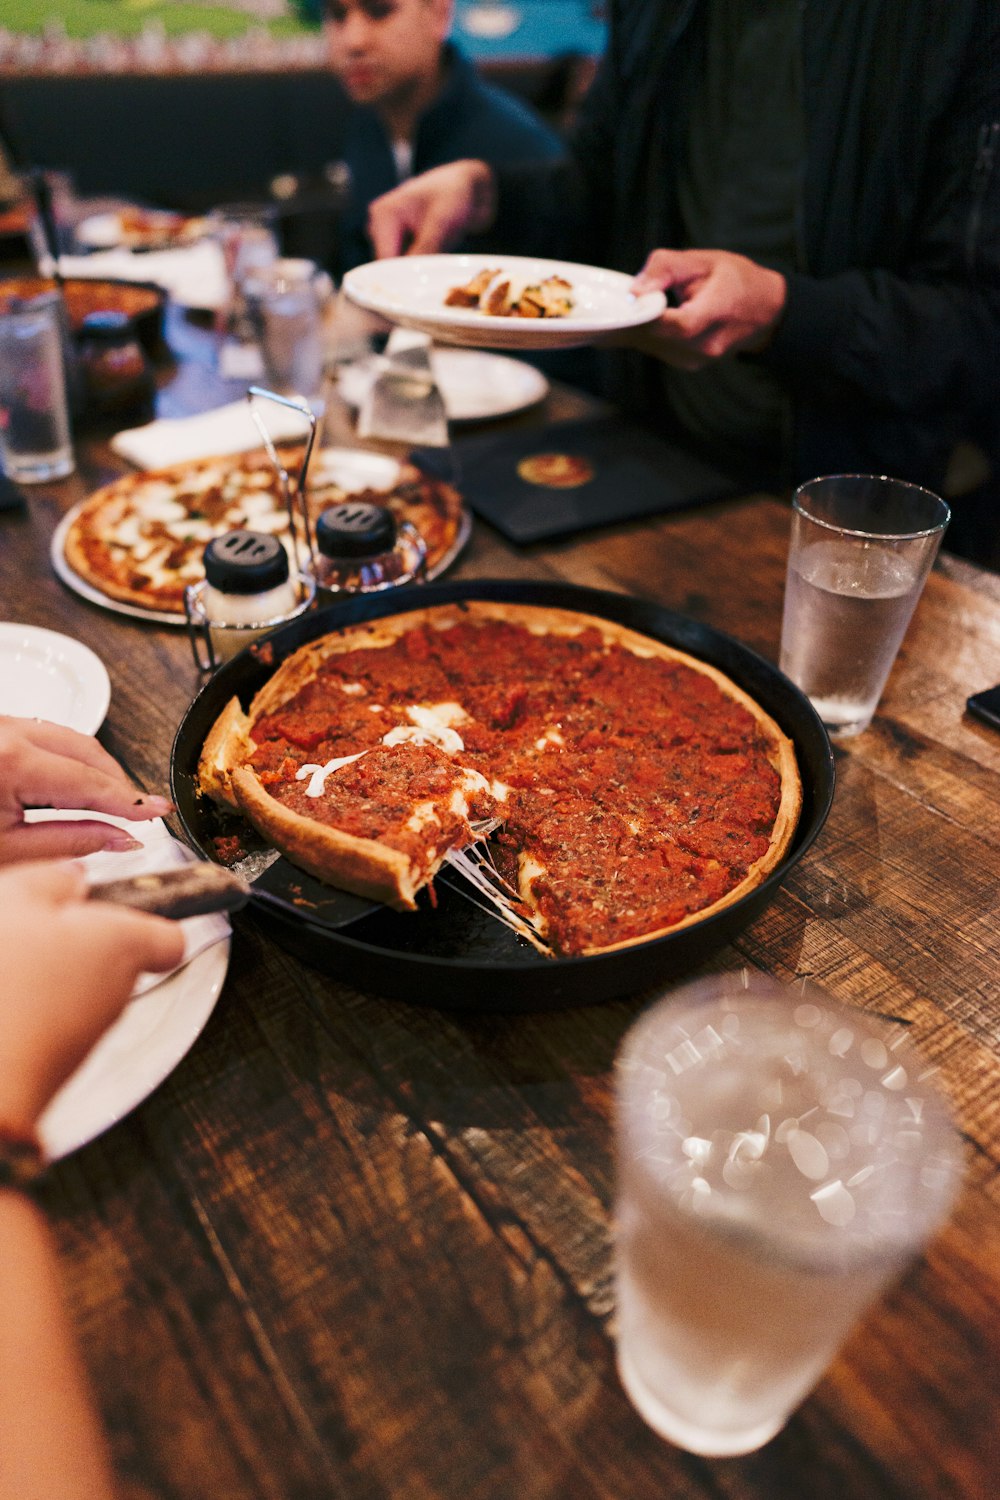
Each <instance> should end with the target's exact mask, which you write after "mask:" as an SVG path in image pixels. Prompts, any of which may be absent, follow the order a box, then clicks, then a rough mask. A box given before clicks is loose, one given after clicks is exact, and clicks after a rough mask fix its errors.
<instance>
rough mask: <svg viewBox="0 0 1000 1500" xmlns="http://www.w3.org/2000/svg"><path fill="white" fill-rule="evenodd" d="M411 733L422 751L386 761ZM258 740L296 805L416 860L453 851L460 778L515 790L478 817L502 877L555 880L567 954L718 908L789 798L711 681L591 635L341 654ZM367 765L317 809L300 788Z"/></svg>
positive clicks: (442, 641)
mask: <svg viewBox="0 0 1000 1500" xmlns="http://www.w3.org/2000/svg"><path fill="white" fill-rule="evenodd" d="M456 704H457V705H460V713H459V716H458V718H457V719H456V717H455V714H454V705H456ZM434 705H450V706H451V709H450V713H451V718H450V719H449V720H448V722H449V724H450V725H451V728H452V729H453V731H454V733H455V734H457V736H458V737H459V740H460V744H461V748H460V749H456V748H454V746H453V747H452V748H450V749H449V748H447V747H446V746H444V742H443V741H438V742H435V740H434V737H433V728H432V730H431V732H430V737H429V738H427V739H425V740H424V741H423V742H421V741H420V735H419V729H418V727H417V726H416V725H415V720H414V715H413V713H412V712H411V710H413V709H414V706H423V707H425V708H426V707H428V706H430V707H431V709H432V710H433V707H434ZM435 722H436V721H435ZM401 728H406V730H407V731H408V733H409V734H411V735H413V736H414V739H413V740H412V741H404V742H403V743H396V744H392V745H391V746H384V745H383V743H382V742H383V738H384V737H385V736H386V735H387V734H390V733H391V732H392V731H393V730H396V731H399V730H400V729H401ZM254 738H255V741H256V742H257V745H258V748H257V750H256V752H255V754H254V756H253V759H252V762H251V763H252V764H253V766H254V767H255V769H256V770H257V771H258V774H259V775H260V777H261V780H262V781H263V782H264V783H265V785H267V786H268V787H269V790H270V791H271V793H272V795H273V796H275V797H277V798H278V799H279V800H280V801H281V802H283V803H284V804H285V805H286V806H288V807H290V808H293V809H294V810H295V811H298V812H302V813H304V814H306V815H308V816H310V817H313V818H317V819H319V820H320V821H323V822H327V823H329V824H330V825H332V826H336V827H338V828H342V829H344V830H345V831H347V832H351V833H357V834H358V835H359V836H360V837H365V838H376V839H379V840H381V841H382V842H384V843H386V844H389V845H390V846H391V847H395V848H402V849H404V850H405V851H406V852H410V853H412V852H413V851H414V850H417V849H419V847H420V846H421V843H423V844H426V843H427V841H428V840H430V841H432V842H433V843H434V845H435V847H437V848H438V849H444V848H445V847H447V845H446V842H445V838H446V831H445V830H446V826H447V827H454V826H455V825H454V818H453V817H452V821H451V822H450V823H449V822H448V818H447V817H446V816H445V809H446V804H447V802H448V798H449V796H450V791H451V790H453V789H454V786H455V780H454V778H455V773H456V770H457V769H458V768H461V767H468V768H470V769H472V770H475V771H479V772H481V773H482V774H483V775H484V776H485V777H486V778H487V779H488V780H490V781H493V780H498V781H500V782H503V783H505V784H506V785H507V786H508V787H510V788H511V792H510V795H509V797H508V799H507V801H506V802H505V803H504V804H503V805H502V807H501V808H500V810H499V812H497V810H496V808H495V807H494V808H493V810H492V811H490V810H484V809H485V804H486V803H487V802H489V801H490V800H491V799H489V798H485V799H484V802H483V805H482V806H481V808H480V810H479V811H477V812H474V813H473V814H472V816H474V817H475V816H482V817H490V816H501V817H502V818H503V821H504V827H503V830H502V832H501V833H500V834H499V835H498V836H497V838H498V843H499V862H501V863H502V864H503V865H504V866H505V867H506V869H507V870H508V871H509V872H510V873H512V874H513V873H515V872H516V867H517V862H518V860H519V859H520V858H527V859H529V860H530V861H532V862H533V866H532V867H534V865H538V866H541V867H542V869H543V870H544V874H542V875H539V876H537V877H536V878H535V879H534V881H533V883H532V895H533V898H534V900H535V902H536V904H537V906H538V908H539V910H540V911H541V914H542V916H543V918H544V920H545V923H546V926H547V937H548V940H549V941H550V943H551V944H552V946H553V947H554V948H555V949H556V951H557V952H560V953H564V954H570V953H577V952H580V951H581V950H583V949H586V948H590V947H599V946H603V945H606V944H609V943H614V942H618V941H622V940H625V939H627V938H631V937H640V936H642V935H644V934H647V933H653V932H656V931H658V930H660V929H663V928H666V927H669V926H672V925H674V924H676V923H677V922H679V921H681V920H683V919H684V918H685V917H686V916H689V915H691V914H693V913H695V912H698V911H700V910H702V909H704V908H705V907H706V906H709V905H711V904H712V903H713V902H715V901H716V900H718V899H720V898H721V897H722V896H724V895H725V894H726V893H727V892H728V891H730V890H732V889H733V887H734V886H735V885H737V884H738V883H739V882H740V881H741V880H742V879H743V877H744V876H745V875H746V874H747V873H748V871H749V869H750V867H751V866H752V865H753V864H754V863H755V862H756V861H757V860H759V859H760V858H762V857H763V855H764V854H765V853H766V852H767V849H768V847H769V842H770V835H771V830H772V828H773V826H774V821H775V817H776V814H777V811H778V805H779V801H780V795H781V784H780V777H779V774H778V772H777V770H776V769H775V768H774V766H772V764H771V761H770V758H769V757H770V746H769V744H768V741H767V739H766V737H765V736H764V735H763V734H762V733H761V732H760V730H759V728H758V725H757V723H756V721H755V719H754V717H753V715H752V714H751V713H750V712H749V710H748V709H746V708H745V707H744V706H743V705H742V704H740V703H737V702H735V701H734V700H733V699H731V698H730V697H728V696H727V695H726V694H725V693H724V692H723V691H722V690H721V689H720V688H719V687H718V686H717V685H716V683H715V682H714V681H713V680H712V679H711V678H710V677H708V676H707V675H705V674H704V673H702V672H699V671H697V670H695V669H694V668H692V667H689V666H687V665H686V664H684V663H682V662H673V661H664V660H663V659H661V658H660V657H658V656H648V657H647V656H639V655H637V654H636V653H634V652H632V651H629V650H627V649H625V648H624V647H621V646H618V645H608V644H606V643H605V641H604V640H603V639H602V637H601V635H600V633H599V632H598V631H596V630H594V629H587V630H584V631H582V632H581V633H580V634H578V635H575V636H559V635H552V634H544V635H543V634H536V633H534V632H532V631H530V630H528V629H526V628H524V627H522V626H519V625H514V624H510V623H507V622H500V621H489V622H486V623H479V624H476V623H473V622H471V621H463V622H460V623H458V624H455V625H452V626H450V627H449V628H446V629H435V628H433V627H431V626H428V625H426V624H425V625H421V626H419V627H417V628H415V629H413V630H411V631H409V632H407V634H406V635H404V636H403V637H402V638H400V639H399V640H397V641H396V642H394V643H393V644H392V645H389V646H382V647H372V648H365V647H362V648H360V649H355V650H351V651H348V652H345V653H343V654H342V655H333V656H330V657H328V658H327V660H326V661H325V662H324V664H323V667H322V669H321V671H320V673H319V675H318V676H317V678H316V679H315V680H314V681H312V682H311V683H309V685H308V686H306V687H305V688H303V689H302V690H301V692H299V693H298V694H297V695H296V696H295V697H294V698H293V699H292V700H291V701H290V702H289V703H287V704H285V705H284V706H283V707H282V708H281V709H279V710H277V711H276V712H275V713H272V714H270V715H268V716H267V717H265V718H263V719H261V720H260V721H259V723H258V724H257V725H256V726H255V728H254ZM362 750H363V751H365V752H366V753H365V754H364V755H363V756H362V758H361V759H360V760H357V761H354V762H352V763H351V764H350V765H345V766H343V767H341V768H340V769H337V770H336V771H334V772H332V773H331V774H330V775H329V776H328V777H327V779H326V782H325V788H324V793H323V795H322V796H319V797H315V798H310V797H309V796H307V795H306V792H305V782H303V781H298V780H296V779H295V778H296V774H297V772H298V770H299V769H300V768H301V767H302V766H303V765H304V764H306V763H310V764H313V765H320V766H322V765H325V764H326V762H328V761H330V760H336V759H339V758H341V757H344V756H348V755H354V754H357V752H358V751H362ZM449 776H451V782H450V783H449ZM449 787H450V790H449ZM428 801H430V802H433V803H434V805H435V807H437V808H439V811H441V815H442V819H443V821H442V822H441V823H440V824H431V823H428V824H427V825H425V826H424V827H423V828H421V829H414V828H413V827H412V826H411V825H410V824H409V823H408V820H410V818H411V814H412V812H413V809H414V807H415V805H416V804H418V803H424V802H428Z"/></svg>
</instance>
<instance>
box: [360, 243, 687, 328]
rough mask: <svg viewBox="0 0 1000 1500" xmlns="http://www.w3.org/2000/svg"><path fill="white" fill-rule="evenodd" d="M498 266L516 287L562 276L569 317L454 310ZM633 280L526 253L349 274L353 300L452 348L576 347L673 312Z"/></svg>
mask: <svg viewBox="0 0 1000 1500" xmlns="http://www.w3.org/2000/svg"><path fill="white" fill-rule="evenodd" d="M494 266H495V267H496V269H497V270H502V271H504V272H505V273H508V274H509V275H510V277H511V280H512V281H513V283H514V284H515V285H516V286H524V285H527V284H529V283H531V282H538V281H544V280H545V278H546V277H547V276H562V277H564V278H565V279H566V280H567V281H568V282H569V283H570V286H571V287H572V292H571V294H570V295H571V296H572V298H573V304H574V305H573V311H572V313H570V315H569V316H568V317H565V318H499V317H491V316H490V314H489V313H483V312H479V311H478V309H475V308H468V307H446V306H445V302H444V299H445V297H446V296H447V294H448V292H449V291H450V290H451V288H452V287H456V286H464V284H465V283H466V282H467V281H471V279H472V277H473V276H475V275H476V274H477V272H479V271H482V270H485V269H486V268H487V267H494ZM632 281H633V277H631V276H627V275H625V273H624V272H622V271H607V270H604V269H602V268H601V267H600V266H581V265H576V264H575V263H574V262H572V261H565V260H538V259H535V258H533V257H530V256H523V255H497V256H486V255H402V256H398V257H397V258H396V259H394V260H373V261H369V262H368V264H367V265H364V266H357V267H356V268H355V269H354V270H353V271H348V273H347V275H346V276H345V277H344V280H343V290H344V291H345V292H346V293H347V295H348V297H350V299H351V301H352V302H355V303H357V305H358V306H359V307H363V308H366V309H367V310H368V311H369V312H373V313H378V314H379V316H380V317H383V318H388V320H389V321H390V322H391V323H398V324H400V325H401V326H402V327H403V328H414V329H416V330H417V331H418V332H419V333H427V334H430V336H431V337H432V338H436V339H440V340H441V341H442V342H443V343H447V344H462V345H465V346H466V347H468V348H483V349H569V348H573V347H575V346H577V345H580V344H590V343H593V341H594V340H595V339H596V338H599V337H600V336H601V335H602V334H605V333H613V332H615V331H616V330H620V329H623V328H637V327H639V326H640V325H641V324H643V323H651V322H652V321H653V319H654V318H658V317H659V316H660V314H661V313H662V312H663V310H664V308H665V307H666V298H665V297H664V295H663V293H662V292H646V293H645V294H644V295H643V296H642V297H636V296H633V294H632V292H631V291H630V290H629V288H630V287H631V285H632Z"/></svg>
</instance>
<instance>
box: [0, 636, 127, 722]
mask: <svg viewBox="0 0 1000 1500" xmlns="http://www.w3.org/2000/svg"><path fill="white" fill-rule="evenodd" d="M110 702H111V682H110V680H109V678H108V673H107V669H106V668H105V665H104V663H103V662H102V661H101V658H100V657H99V656H97V655H96V654H95V653H94V652H93V651H91V649H90V647H89V646H85V645H84V644H83V642H82V641H75V640H74V639H73V638H72V636H68V635H60V634H59V632H58V631H55V630H43V629H42V628H41V627H40V626H38V625H18V624H14V623H12V622H5V623H3V624H0V713H3V714H13V715H15V717H17V718H21V719H48V720H49V721H50V722H51V723H53V724H63V725H65V726H66V728H67V729H78V730H79V731H80V733H81V734H96V733H97V731H98V730H99V729H100V727H101V725H102V724H103V723H104V716H105V714H106V713H107V711H108V704H109V703H110Z"/></svg>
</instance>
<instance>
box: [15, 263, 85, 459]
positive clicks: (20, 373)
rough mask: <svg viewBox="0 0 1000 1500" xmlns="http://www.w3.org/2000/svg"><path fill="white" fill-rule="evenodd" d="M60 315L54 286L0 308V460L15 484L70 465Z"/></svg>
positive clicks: (59, 300)
mask: <svg viewBox="0 0 1000 1500" xmlns="http://www.w3.org/2000/svg"><path fill="white" fill-rule="evenodd" d="M62 317H63V303H62V297H61V295H60V293H59V292H55V291H54V292H45V293H43V294H42V295H41V296H38V297H32V298H31V299H30V300H29V301H26V302H23V303H21V304H19V305H18V304H17V303H14V304H12V305H9V306H8V307H7V308H6V309H5V310H4V311H2V312H0V461H2V463H3V469H4V473H5V474H6V475H7V477H8V478H9V479H13V480H15V481H17V482H18V483H19V484H33V483H41V482H43V481H45V480H48V479H62V478H63V477H64V476H65V475H66V474H70V473H72V471H73V468H74V460H73V447H72V443H71V440H70V427H69V407H68V401H67V393H66V370H65V365H64V362H63V324H62Z"/></svg>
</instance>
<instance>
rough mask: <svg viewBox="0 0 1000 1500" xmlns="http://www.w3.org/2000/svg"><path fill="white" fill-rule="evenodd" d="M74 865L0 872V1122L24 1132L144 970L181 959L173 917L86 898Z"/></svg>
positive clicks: (52, 864) (181, 940) (180, 941)
mask: <svg viewBox="0 0 1000 1500" xmlns="http://www.w3.org/2000/svg"><path fill="white" fill-rule="evenodd" d="M85 890H86V881H85V877H84V874H83V871H82V870H81V869H80V868H79V866H77V865H73V864H68V863H63V862H46V863H42V864H26V865H21V866H19V867H18V868H17V869H16V870H4V871H2V872H0V953H3V987H2V992H0V1125H3V1126H6V1127H7V1128H8V1129H13V1130H15V1131H24V1132H25V1133H27V1132H29V1131H30V1130H31V1129H32V1127H33V1126H34V1123H35V1121H36V1120H37V1118H38V1116H39V1115H40V1114H41V1112H42V1110H43V1109H44V1107H45V1105H46V1104H47V1103H48V1101H49V1099H50V1098H51V1097H52V1095H53V1094H54V1093H55V1091H56V1089H57V1088H58V1087H59V1085H60V1084H61V1083H62V1082H63V1081H64V1080H65V1079H66V1078H68V1077H69V1075H70V1074H71V1073H72V1072H73V1070H74V1068H76V1066H77V1065H78V1064H79V1063H80V1062H82V1060H83V1058H84V1057H85V1056H86V1055H87V1053H88V1052H89V1051H90V1048H91V1047H92V1046H93V1044H94V1042H96V1041H97V1039H98V1037H99V1036H100V1035H101V1034H102V1032H104V1031H105V1030H106V1029H107V1027H108V1026H109V1025H110V1024H111V1022H112V1021H113V1020H114V1019H115V1017H116V1016H117V1015H118V1013H119V1011H120V1010H121V1009H122V1007H123V1005H124V1004H125V1001H126V1000H127V999H128V997H129V995H130V993H131V991H132V988H133V986H134V984H135V981H136V978H137V977H138V975H139V974H141V973H142V972H143V971H145V970H149V971H150V972H153V973H160V972H162V971H163V970H164V969H171V968H173V967H174V966H175V965H176V964H178V963H180V961H181V958H182V956H183V952H184V934H183V933H182V931H181V930H180V928H179V926H178V925H177V923H176V922H168V921H167V920H166V919H165V918H164V917H150V916H147V915H145V914H144V913H141V912H135V911H130V910H128V909H127V908H126V907H123V906H113V905H112V904H111V903H110V902H105V901H85V900H84V899H83V897H84V892H85Z"/></svg>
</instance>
